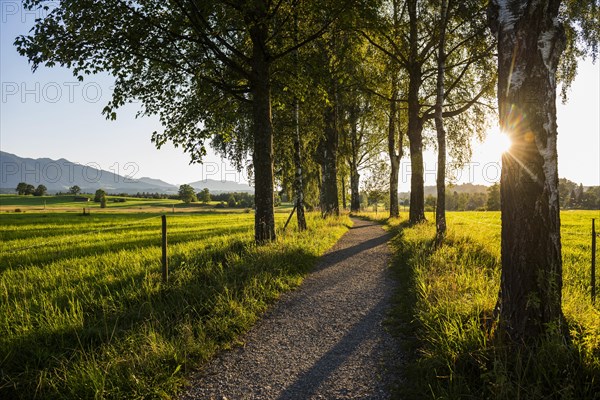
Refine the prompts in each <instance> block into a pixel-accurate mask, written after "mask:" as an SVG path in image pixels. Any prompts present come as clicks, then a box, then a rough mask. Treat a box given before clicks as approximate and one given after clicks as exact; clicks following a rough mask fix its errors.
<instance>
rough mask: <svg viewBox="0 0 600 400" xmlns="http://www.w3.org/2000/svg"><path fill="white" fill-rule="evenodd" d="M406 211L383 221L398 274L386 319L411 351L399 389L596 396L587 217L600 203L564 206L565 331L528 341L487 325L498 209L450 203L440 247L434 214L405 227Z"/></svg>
mask: <svg viewBox="0 0 600 400" xmlns="http://www.w3.org/2000/svg"><path fill="white" fill-rule="evenodd" d="M364 216H366V217H369V218H373V219H379V220H381V221H385V218H386V216H385V214H383V213H378V214H377V215H375V214H374V213H369V214H364ZM407 217H408V216H407V215H406V214H403V215H402V216H401V218H399V219H393V220H387V224H388V226H389V228H390V229H391V230H392V231H393V232H394V233H395V234H394V239H392V241H391V245H392V248H393V250H394V254H395V260H394V263H393V268H394V269H395V271H396V274H397V276H398V282H399V291H398V295H397V298H396V304H395V307H394V313H393V316H392V324H391V326H392V327H393V328H394V329H396V330H398V333H399V336H400V337H401V338H402V341H403V345H404V347H405V349H407V350H408V351H409V354H410V356H409V361H408V362H407V366H406V370H405V371H404V372H403V373H404V374H406V382H407V385H405V386H404V387H403V388H402V390H401V392H400V397H401V398H411V399H412V398H434V399H484V398H485V399H507V400H508V399H510V400H515V399H599V398H600V307H599V304H600V299H597V300H596V305H595V306H594V305H593V304H592V302H591V298H590V289H591V286H590V277H591V270H590V265H591V219H592V218H600V213H599V212H598V211H564V212H562V213H561V222H562V228H561V236H562V254H563V312H564V314H565V317H566V319H567V321H568V325H569V331H570V338H569V340H568V341H567V342H565V341H564V340H563V339H562V338H561V337H559V336H555V335H552V334H549V335H548V337H547V338H545V339H544V340H543V341H542V342H541V343H540V344H539V346H538V347H536V348H531V349H525V350H524V349H518V348H515V347H512V346H510V345H508V344H502V343H498V342H496V341H495V338H494V335H493V329H492V330H490V329H486V328H485V327H488V326H489V324H488V323H486V322H489V318H490V317H491V316H492V315H493V309H494V307H495V304H496V299H497V296H498V289H499V285H500V213H499V212H449V213H448V214H447V219H448V226H449V230H448V237H447V240H446V242H445V243H444V244H443V245H442V246H441V247H439V248H435V246H433V238H434V236H435V226H434V224H433V223H432V222H428V223H425V224H421V225H417V226H413V227H410V226H408V225H406V223H405V222H406V219H407ZM427 217H428V219H429V220H430V221H433V220H434V218H433V215H431V214H430V213H428V215H427ZM599 262H600V257H598V255H597V256H596V263H597V264H598V263H599Z"/></svg>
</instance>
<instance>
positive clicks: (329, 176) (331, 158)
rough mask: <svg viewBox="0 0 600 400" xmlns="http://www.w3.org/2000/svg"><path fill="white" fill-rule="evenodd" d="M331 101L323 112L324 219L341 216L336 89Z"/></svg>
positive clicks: (322, 198) (322, 200)
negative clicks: (338, 183) (338, 179)
mask: <svg viewBox="0 0 600 400" xmlns="http://www.w3.org/2000/svg"><path fill="white" fill-rule="evenodd" d="M331 99H332V102H331V104H328V105H327V106H326V107H325V110H324V111H323V119H324V123H325V135H324V138H323V143H322V151H323V153H322V163H321V173H322V179H323V181H322V186H321V213H322V214H323V216H324V217H326V216H330V215H336V216H337V215H340V206H339V200H338V185H337V151H338V125H337V93H336V90H335V88H334V89H333V90H332V93H331Z"/></svg>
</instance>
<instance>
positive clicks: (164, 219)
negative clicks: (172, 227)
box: [162, 215, 169, 283]
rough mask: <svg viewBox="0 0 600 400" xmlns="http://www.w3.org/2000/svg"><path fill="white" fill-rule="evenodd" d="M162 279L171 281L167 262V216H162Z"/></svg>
mask: <svg viewBox="0 0 600 400" xmlns="http://www.w3.org/2000/svg"><path fill="white" fill-rule="evenodd" d="M162 279H163V282H165V283H166V282H168V281H169V265H168V263H167V216H166V215H163V216H162Z"/></svg>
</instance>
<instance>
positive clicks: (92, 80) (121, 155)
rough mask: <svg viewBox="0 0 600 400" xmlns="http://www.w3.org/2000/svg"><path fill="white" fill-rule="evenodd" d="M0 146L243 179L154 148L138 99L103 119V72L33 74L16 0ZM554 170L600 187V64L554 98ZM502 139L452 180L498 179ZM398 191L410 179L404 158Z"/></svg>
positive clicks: (176, 180) (583, 68)
mask: <svg viewBox="0 0 600 400" xmlns="http://www.w3.org/2000/svg"><path fill="white" fill-rule="evenodd" d="M0 6H1V7H0V11H1V16H0V81H1V84H2V93H1V99H0V149H1V150H2V151H6V152H9V153H13V154H16V155H18V156H21V157H29V158H41V157H48V158H52V159H59V158H65V159H67V160H69V161H73V162H79V163H81V164H90V165H93V166H96V167H98V166H99V167H101V168H102V169H105V170H110V171H113V172H117V173H120V174H121V175H130V176H132V177H134V178H140V177H143V176H150V177H152V178H157V179H162V180H165V181H167V182H169V183H173V184H181V183H187V182H192V181H197V180H201V179H207V178H212V179H222V178H226V179H227V180H236V181H239V182H245V181H246V179H245V173H241V174H239V173H236V172H235V171H234V170H233V168H232V167H231V166H230V165H229V163H227V162H226V161H224V160H221V159H220V157H218V156H216V155H215V154H214V153H212V152H211V151H210V150H209V156H208V157H207V159H206V161H207V163H206V164H205V165H204V166H202V165H191V166H190V165H189V164H188V163H189V157H188V156H187V155H186V154H184V153H183V151H182V150H181V149H176V148H173V146H172V145H170V144H168V145H165V146H163V148H162V149H161V150H157V149H156V148H155V147H154V145H153V144H152V143H151V142H150V137H151V133H152V132H153V131H155V130H160V124H159V123H158V121H157V119H156V118H138V119H136V118H135V113H136V112H137V111H138V110H139V109H140V106H139V105H136V104H131V105H129V106H127V107H124V108H122V109H121V110H120V112H119V113H118V117H117V120H116V121H107V120H105V119H104V117H103V116H102V115H101V111H102V108H103V107H104V106H105V105H106V103H107V102H108V101H109V99H110V96H111V85H112V83H113V81H112V79H111V78H110V76H107V75H104V76H93V77H87V79H86V80H85V81H84V82H78V81H77V80H76V79H75V78H74V77H73V76H72V74H71V72H69V71H68V70H66V69H62V68H58V67H55V68H51V69H49V68H40V69H39V70H38V71H37V72H36V73H35V74H34V73H32V72H31V68H30V66H29V65H28V63H27V60H26V59H25V58H24V57H21V56H19V55H18V54H17V52H16V50H15V48H14V46H13V42H14V38H15V37H16V36H17V35H19V34H26V33H27V32H28V30H29V29H30V27H31V26H32V25H33V21H34V19H35V17H36V15H33V14H28V12H26V11H23V10H22V9H21V8H20V7H21V6H20V2H19V1H6V0H0ZM558 128H559V140H558V156H559V174H560V176H561V177H565V178H568V179H570V180H573V181H575V182H577V183H580V182H581V183H583V184H584V185H600V66H599V63H596V65H593V64H592V63H591V61H589V60H587V61H583V62H581V63H580V67H579V73H578V77H577V79H576V81H575V83H574V84H573V87H572V89H571V91H570V94H569V102H568V103H567V104H566V105H562V104H558ZM501 149H502V146H501V140H500V139H499V138H498V137H497V134H490V135H489V137H488V139H487V140H486V141H485V142H484V143H483V144H480V143H475V144H474V153H473V158H472V162H471V164H469V167H468V168H467V169H465V170H463V171H462V173H461V177H460V179H458V182H460V183H465V182H472V183H477V184H491V183H493V182H496V181H498V180H499V172H500V164H499V160H500V150H501ZM435 159H436V156H435V154H434V152H432V151H427V152H426V154H425V165H426V184H428V185H434V184H435V169H436V165H435ZM402 169H403V171H401V174H400V180H401V182H400V190H401V191H405V190H406V188H407V186H406V185H407V184H409V182H410V175H409V171H410V167H409V163H408V160H404V163H403V168H402Z"/></svg>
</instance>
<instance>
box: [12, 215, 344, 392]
mask: <svg viewBox="0 0 600 400" xmlns="http://www.w3.org/2000/svg"><path fill="white" fill-rule="evenodd" d="M253 219H254V215H253V214H252V213H248V214H246V213H241V214H223V213H220V214H217V213H215V214H191V215H174V216H171V217H169V263H170V280H169V283H168V284H163V283H162V282H161V272H160V271H161V268H160V254H161V250H160V229H161V224H160V218H158V216H157V215H152V214H149V213H144V214H134V213H127V214H100V213H97V214H92V215H91V216H87V217H84V216H80V215H77V214H73V213H26V214H15V213H10V214H6V213H5V214H2V215H0V223H1V224H2V230H1V231H0V254H1V255H0V398H2V399H8V398H39V399H53V398H56V399H75V398H85V399H88V398H99V399H100V398H171V397H172V396H174V395H175V394H176V393H177V392H178V391H179V390H180V389H181V387H182V385H183V384H184V383H185V379H186V376H188V374H189V372H190V371H192V370H194V369H195V368H197V367H198V366H201V365H202V364H203V363H205V362H206V361H207V360H208V359H210V358H211V357H212V356H213V355H214V354H215V352H216V351H218V350H219V349H223V348H227V347H230V346H232V345H234V344H235V343H236V341H237V340H238V337H239V335H240V334H242V333H243V332H245V331H247V330H248V329H249V328H250V327H251V326H252V324H253V323H254V322H255V321H256V320H257V319H258V318H259V317H260V315H261V314H262V313H263V312H264V311H265V310H266V309H267V308H268V306H269V305H270V304H272V303H273V302H274V301H275V300H276V299H277V298H278V296H279V295H280V294H281V293H282V292H284V291H287V290H290V289H293V288H295V287H296V286H298V285H299V284H300V283H301V281H302V279H303V276H304V275H305V274H306V273H307V272H308V271H309V270H310V269H311V268H312V267H313V266H314V264H315V262H316V260H317V259H318V257H319V256H320V255H321V254H322V253H323V252H324V251H325V250H326V249H327V248H329V247H330V246H331V245H333V243H335V241H336V240H337V239H338V238H339V237H340V236H341V235H342V234H343V233H344V232H345V231H346V230H347V226H349V223H350V222H349V220H348V219H347V217H346V218H341V219H339V220H335V219H329V220H322V219H321V218H319V217H318V216H317V215H314V214H310V215H309V220H308V223H309V228H310V229H309V231H308V232H305V233H298V232H296V231H295V229H294V223H292V224H291V226H290V227H288V230H287V232H286V233H281V232H280V234H279V238H278V240H277V241H276V242H275V243H272V244H268V245H265V246H260V247H257V246H255V245H254V244H253V243H252V242H253V240H252V239H253V230H252V227H253ZM285 219H286V214H283V213H282V214H278V215H277V221H278V223H277V224H278V229H279V230H281V226H282V225H283V223H284V221H285Z"/></svg>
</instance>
